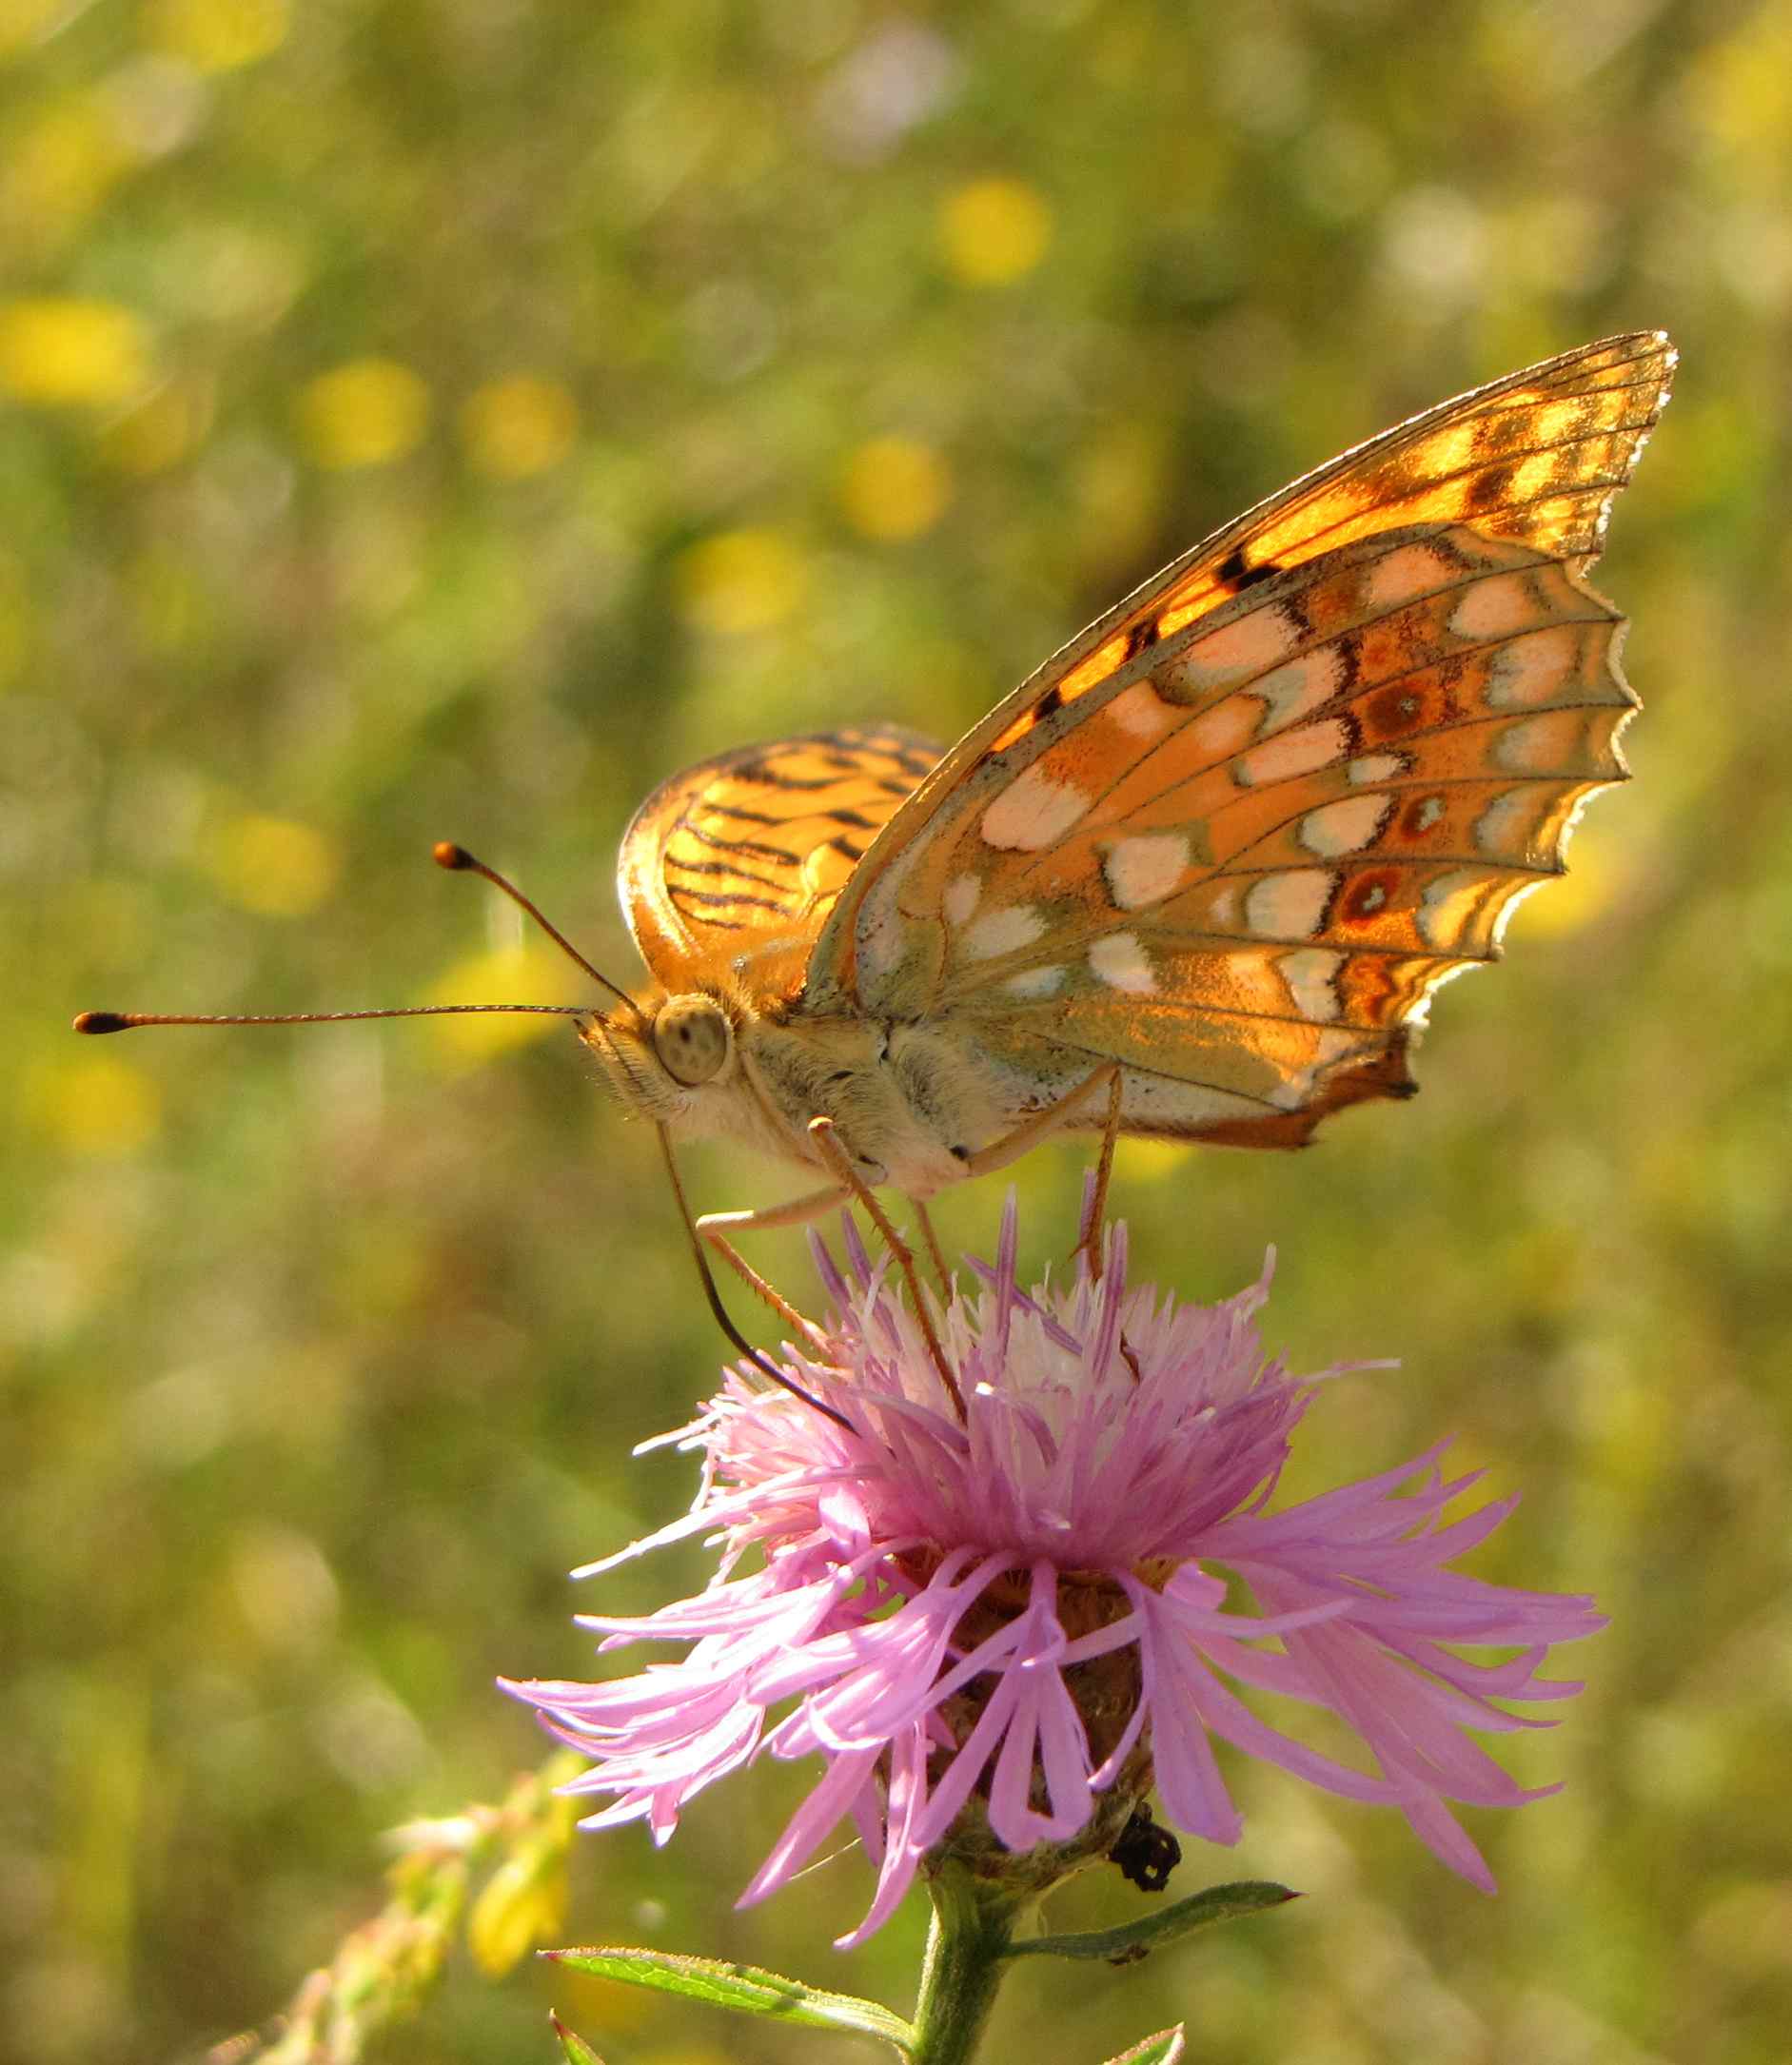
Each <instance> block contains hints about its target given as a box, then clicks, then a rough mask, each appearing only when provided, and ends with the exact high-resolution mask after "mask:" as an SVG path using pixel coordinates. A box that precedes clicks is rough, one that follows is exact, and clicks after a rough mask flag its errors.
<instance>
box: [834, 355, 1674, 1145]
mask: <svg viewBox="0 0 1792 2065" xmlns="http://www.w3.org/2000/svg"><path fill="white" fill-rule="evenodd" d="M1670 368H1671V354H1670V353H1669V352H1668V351H1667V349H1666V346H1665V344H1664V342H1663V341H1661V340H1660V339H1657V338H1653V337H1637V338H1630V339H1622V340H1615V341H1612V342H1609V343H1607V344H1603V345H1595V346H1591V347H1588V349H1587V350H1585V351H1584V352H1580V353H1574V354H1570V355H1569V356H1568V357H1567V358H1566V359H1563V360H1558V361H1555V362H1552V363H1551V364H1549V365H1546V366H1543V367H1538V368H1533V369H1532V370H1531V371H1529V372H1527V373H1521V374H1517V375H1514V376H1512V377H1511V378H1510V379H1508V380H1506V381H1503V382H1500V383H1496V384H1495V385H1494V386H1493V387H1491V388H1487V389H1483V390H1480V392H1478V393H1477V394H1475V395H1471V396H1467V397H1465V398H1463V399H1462V400H1460V401H1458V402H1456V403H1446V404H1445V405H1444V407H1443V408H1441V409H1438V410H1433V411H1431V412H1430V413H1429V414H1428V415H1427V416H1425V417H1421V418H1417V419H1414V421H1413V422H1412V423H1408V424H1406V425H1404V426H1402V427H1401V428H1400V429H1397V430H1395V431H1391V432H1389V433H1388V434H1387V435H1386V436H1385V437H1383V438H1381V439H1378V440H1376V441H1374V442H1372V443H1370V444H1369V445H1366V446H1363V447H1360V448H1359V449H1358V450H1357V451H1356V452H1353V453H1350V454H1347V455H1346V457H1345V458H1344V459H1343V460H1340V461H1335V462H1332V464H1331V465H1330V466H1328V467H1326V468H1323V469H1321V471H1320V472H1319V473H1317V474H1315V475H1312V476H1310V477H1309V479H1308V480H1307V481H1305V482H1296V483H1295V485H1294V486H1293V487H1291V488H1290V489H1288V490H1286V491H1285V492H1284V493H1283V494H1282V495H1281V496H1278V497H1276V498H1274V500H1273V501H1270V502H1269V503H1266V504H1264V505H1262V507H1261V508H1259V509H1258V510H1256V511H1253V512H1252V513H1251V515H1250V517H1248V518H1246V519H1243V520H1241V521H1240V522H1239V523H1237V524H1234V525H1231V526H1230V527H1229V528H1228V529H1227V530H1226V531H1223V532H1221V533H1219V534H1217V535H1216V537H1215V538H1214V539H1212V540H1211V541H1208V543H1207V544H1206V545H1205V546H1202V547H1198V548H1196V550H1195V551H1194V552H1193V553H1191V554H1190V555H1187V556H1185V558H1184V559H1183V560H1179V561H1178V562H1176V564H1175V565H1174V566H1172V567H1171V568H1170V569H1168V570H1167V571H1166V572H1165V573H1164V574H1163V575H1162V576H1160V577H1159V578H1158V580H1156V581H1155V582H1153V583H1150V584H1148V586H1147V588H1146V589H1144V590H1141V591H1140V592H1139V595H1138V596H1136V597H1134V598H1131V599H1129V600H1128V601H1127V602H1126V603H1123V604H1122V605H1121V606H1120V609H1119V610H1118V611H1116V612H1114V613H1112V614H1111V616H1110V617H1109V618H1108V619H1103V620H1102V622H1101V623H1098V624H1097V625H1095V626H1093V627H1092V628H1091V630H1090V631H1089V632H1086V633H1084V634H1083V636H1082V637H1081V638H1080V639H1076V640H1074V641H1073V644H1072V645H1071V646H1070V647H1067V648H1066V650H1065V652H1064V653H1063V654H1061V655H1059V656H1058V659H1057V660H1056V661H1054V663H1053V665H1052V667H1051V668H1049V669H1048V670H1046V672H1045V674H1044V675H1042V676H1037V677H1034V679H1033V680H1032V681H1030V682H1029V683H1027V684H1026V685H1025V686H1024V687H1023V688H1022V689H1021V690H1020V691H1018V692H1017V693H1016V695H1015V696H1014V697H1013V698H1010V699H1009V701H1008V702H1007V703H1005V704H1003V705H1002V706H1001V707H1000V708H999V709H998V710H997V711H995V712H994V713H993V714H992V716H991V718H988V719H986V720H985V722H984V723H983V724H982V725H979V726H978V727H977V728H976V730H975V731H974V732H973V733H972V734H971V735H970V737H968V738H967V739H965V740H964V741H962V742H961V744H960V745H959V746H957V747H955V749H954V750H953V752H952V753H951V754H949V755H948V756H947V757H946V759H945V760H944V761H943V762H942V763H941V765H940V766H939V767H938V768H937V769H936V770H935V773H934V774H933V775H932V777H930V778H929V779H928V780H927V781H926V782H925V783H924V784H923V785H922V787H921V788H920V789H919V790H918V791H917V793H916V796H915V797H914V798H913V799H912V800H911V801H910V803H909V804H908V806H907V807H906V809H904V810H902V811H901V812H900V813H899V814H898V815H897V816H896V818H895V819H894V821H893V822H892V824H891V826H890V828H889V830H888V831H886V832H885V833H884V834H883V835H882V836H880V837H879V839H878V840H877V841H876V844H875V845H874V846H873V848H872V850H871V852H870V854H869V855H868V856H867V858H866V860H865V861H864V862H863V863H862V864H861V866H860V867H859V869H858V870H857V871H856V873H855V875H854V876H853V878H852V880H851V882H850V883H849V885H848V887H847V890H846V894H845V895H844V896H843V897H842V898H841V900H840V901H839V903H838V904H837V907H836V909H835V912H834V914H833V917H832V919H831V920H830V921H829V922H828V923H827V924H826V925H825V926H824V928H823V931H822V934H821V938H820V940H819V942H818V945H817V951H816V954H815V956H814V958H813V960H812V963H811V968H810V979H809V994H810V999H811V1003H812V1005H817V1004H818V1003H819V1000H820V999H821V998H822V997H824V996H826V995H828V994H830V993H832V994H833V995H836V996H840V997H849V998H850V999H851V1004H852V1007H853V1008H855V1009H857V1010H858V1011H860V1012H863V1013H870V1014H883V1013H888V1014H890V1015H893V1016H905V1015H908V1014H910V1013H930V1014H931V1013H949V1014H951V1015H952V1016H953V1017H954V1018H955V1019H956V1020H957V1021H958V1022H960V1023H961V1024H962V1026H963V1029H964V1032H965V1036H966V1037H967V1039H968V1040H969V1041H971V1042H972V1044H973V1045H974V1046H975V1048H976V1049H977V1050H978V1052H979V1054H980V1057H981V1058H982V1060H983V1062H984V1064H985V1066H986V1067H988V1068H993V1069H994V1070H995V1071H996V1072H998V1073H1000V1074H1003V1075H1005V1076H1007V1077H1010V1078H1012V1084H1011V1087H1012V1090H1013V1092H1014V1095H1015V1097H1016V1099H1017V1100H1019V1101H1020V1103H1021V1104H1022V1106H1023V1107H1026V1106H1034V1107H1036V1106H1037V1105H1038V1104H1039V1103H1041V1102H1049V1101H1050V1100H1051V1098H1053V1097H1054V1096H1056V1095H1059V1094H1062V1093H1064V1092H1068V1091H1069V1090H1071V1089H1073V1088H1074V1087H1075V1086H1076V1084H1077V1083H1078V1082H1080V1081H1082V1080H1084V1079H1086V1078H1087V1076H1088V1074H1089V1072H1090V1071H1091V1070H1092V1069H1093V1068H1094V1067H1096V1066H1098V1065H1100V1064H1101V1063H1102V1062H1104V1061H1109V1060H1116V1061H1119V1062H1121V1063H1122V1064H1123V1065H1124V1067H1125V1069H1126V1072H1127V1073H1126V1087H1125V1104H1124V1111H1125V1120H1126V1124H1127V1126H1128V1128H1129V1130H1150V1131H1169V1132H1173V1133H1184V1134H1188V1133H1201V1134H1203V1135H1206V1136H1209V1137H1221V1138H1238V1139H1245V1140H1252V1139H1257V1140H1262V1141H1263V1142H1264V1143H1265V1144H1272V1143H1277V1142H1280V1141H1283V1140H1292V1139H1298V1138H1301V1137H1304V1136H1305V1134H1306V1132H1307V1131H1310V1128H1311V1126H1312V1124H1313V1123H1315V1122H1316V1120H1317V1118H1318V1117H1319V1116H1321V1115H1323V1113H1324V1112H1325V1111H1329V1110H1331V1109H1333V1108H1335V1107H1336V1106H1337V1105H1339V1104H1342V1103H1346V1102H1349V1101H1351V1100H1352V1099H1354V1098H1356V1097H1361V1096H1369V1095H1386V1094H1397V1093H1399V1092H1401V1091H1402V1090H1404V1089H1407V1088H1409V1087H1410V1085H1409V1081H1408V1077H1407V1074H1406V1069H1405V1060H1404V1048H1405V1042H1406V1037H1407V1031H1408V1027H1409V1026H1411V1025H1412V1024H1413V1023H1415V1022H1417V1021H1418V1019H1419V1018H1420V1017H1421V1016H1422V1013H1423V1007H1424V1005H1425V1002H1426V999H1427V998H1428V995H1429V993H1430V992H1431V991H1432V990H1433V989H1434V988H1435V987H1436V986H1437V984H1438V983H1439V982H1441V981H1442V980H1443V979H1445V977H1446V976H1447V975H1448V974H1449V973H1453V972H1455V971H1457V970H1459V969H1460V968H1462V967H1465V966H1467V965H1471V964H1472V963H1474V962H1476V961H1481V960H1486V959H1489V958H1491V957H1493V955H1494V954H1495V953H1496V952H1497V946H1498V937H1499V932H1500V929H1501V926H1502V924H1503V922H1504V919H1505V916H1506V914H1508V913H1509V911H1510V909H1511V907H1512V905H1513V903H1514V902H1515V900H1516V898H1517V897H1518V896H1519V895H1521V894H1522V893H1523V892H1524V891H1525V890H1526V889H1527V888H1530V887H1534V886H1535V885H1536V883H1537V882H1539V881H1541V880H1543V879H1545V878H1546V877H1547V876H1548V875H1553V874H1556V873H1559V872H1560V871H1561V866H1562V859H1561V855H1562V848H1563V845H1564V842H1565V840H1566V835H1567V831H1568V829H1569V827H1570V826H1571V824H1572V822H1573V818H1574V816H1575V815H1576V813H1577V811H1578V809H1579V807H1580V804H1581V803H1582V802H1583V801H1584V800H1585V797H1586V796H1587V795H1589V794H1590V793H1592V791H1594V790H1595V789H1597V788H1599V787H1600V786H1603V785H1604V784H1605V783H1606V782H1609V781H1612V780H1615V779H1618V778H1620V777H1622V775H1623V773H1624V766H1623V761H1622V758H1621V757H1620V755H1619V752H1618V748H1617V737H1618V733H1619V731H1620V730H1621V729H1622V726H1623V724H1624V722H1625V719H1626V718H1627V717H1628V716H1629V714H1630V711H1631V709H1632V708H1633V707H1634V698H1632V697H1631V695H1630V693H1629V691H1628V689H1627V688H1626V687H1625V684H1624V681H1623V678H1622V677H1621V676H1620V674H1619V673H1618V671H1617V667H1616V662H1615V643H1616V637H1617V633H1618V629H1619V626H1620V624H1621V622H1622V619H1621V618H1620V616H1619V614H1618V612H1616V611H1615V610H1614V609H1613V608H1612V607H1611V605H1609V604H1608V603H1606V602H1605V600H1603V599H1602V598H1600V597H1598V596H1597V595H1595V594H1594V593H1593V591H1592V590H1591V589H1589V588H1588V587H1586V586H1585V583H1584V580H1582V578H1581V576H1582V572H1583V570H1584V568H1585V564H1586V563H1587V562H1588V560H1590V558H1591V556H1592V555H1593V554H1594V553H1595V552H1596V551H1597V548H1598V544H1599V541H1600V538H1601V534H1602V531H1603V526H1604V521H1605V509H1606V507H1607V505H1608V504H1609V501H1610V499H1611V497H1612V495H1613V494H1614V493H1615V491H1616V489H1617V487H1618V486H1619V485H1621V484H1622V482H1623V481H1624V479H1625V477H1626V476H1627V472H1628V470H1629V467H1630V465H1631V464H1633V463H1634V460H1635V457H1636V454H1637V451H1638V450H1639V449H1640V446H1641V443H1642V441H1643V438H1644V435H1645V433H1646V430H1647V427H1648V425H1649V424H1650V423H1653V421H1654V419H1655V416H1656V415H1657V414H1659V411H1660V407H1661V404H1662V402H1663V400H1664V394H1665V385H1666V380H1667V375H1668V372H1669V370H1670Z"/></svg>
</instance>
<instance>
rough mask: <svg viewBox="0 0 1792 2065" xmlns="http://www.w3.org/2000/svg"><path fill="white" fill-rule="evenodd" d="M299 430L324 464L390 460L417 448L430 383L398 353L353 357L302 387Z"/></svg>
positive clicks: (336, 465) (384, 462)
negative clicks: (399, 358)
mask: <svg viewBox="0 0 1792 2065" xmlns="http://www.w3.org/2000/svg"><path fill="white" fill-rule="evenodd" d="M298 421H299V431H300V435H301V436H302V437H303V438H304V440H305V443H306V445H307V446H308V447H309V448H310V453H311V457H312V458H313V459H314V460H315V461H316V462H317V463H318V464H319V465H320V466H329V467H334V468H347V467H351V466H385V465H390V464H391V462H393V461H394V460H395V459H403V458H404V455H405V454H406V453H407V452H410V451H413V450H415V449H416V447H417V445H418V443H419V442H421V440H422V438H423V432H424V430H425V429H426V428H427V427H428V424H429V389H428V388H427V387H426V386H425V385H424V384H423V382H422V381H421V380H420V379H419V378H418V377H417V375H416V374H415V373H413V372H412V371H411V369H410V367H409V366H408V365H401V364H399V363H398V361H397V360H396V359H351V360H350V361H349V362H348V364H345V365H339V366H337V367H336V368H335V369H334V370H333V371H331V372H328V373H320V374H319V375H318V376H317V378H316V379H315V380H313V381H311V382H310V383H308V384H307V385H306V386H305V388H304V389H302V390H301V392H300V395H299V401H298Z"/></svg>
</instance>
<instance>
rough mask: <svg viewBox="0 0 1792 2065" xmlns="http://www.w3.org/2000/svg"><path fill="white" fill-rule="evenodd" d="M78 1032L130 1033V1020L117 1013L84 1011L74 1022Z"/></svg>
mask: <svg viewBox="0 0 1792 2065" xmlns="http://www.w3.org/2000/svg"><path fill="white" fill-rule="evenodd" d="M74 1029H75V1031H76V1032H129V1031H130V1020H129V1019H128V1018H127V1017H126V1016H125V1015H124V1014H123V1013H121V1012H116V1011H84V1012H83V1013H81V1015H80V1016H79V1017H78V1018H77V1019H76V1020H75V1022H74Z"/></svg>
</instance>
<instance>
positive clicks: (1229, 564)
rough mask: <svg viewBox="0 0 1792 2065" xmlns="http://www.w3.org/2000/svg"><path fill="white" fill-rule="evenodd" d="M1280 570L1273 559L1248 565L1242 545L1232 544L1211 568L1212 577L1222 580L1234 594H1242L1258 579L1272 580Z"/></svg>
mask: <svg viewBox="0 0 1792 2065" xmlns="http://www.w3.org/2000/svg"><path fill="white" fill-rule="evenodd" d="M1281 571H1282V569H1281V568H1280V567H1279V566H1278V565H1276V563H1275V561H1274V560H1264V562H1263V563H1262V565H1261V566H1252V565H1250V563H1249V562H1248V561H1247V560H1246V559H1245V548H1244V546H1243V545H1234V546H1233V547H1232V549H1231V551H1230V552H1229V553H1228V554H1227V555H1226V557H1225V558H1224V559H1223V560H1221V561H1220V562H1219V564H1218V565H1217V566H1216V567H1215V568H1214V569H1213V578H1214V580H1221V581H1224V582H1225V584H1226V585H1227V587H1229V588H1230V589H1231V591H1232V593H1233V594H1234V595H1242V594H1243V593H1244V592H1245V590H1246V589H1247V588H1254V587H1256V586H1257V584H1258V583H1259V582H1260V581H1265V580H1274V578H1275V577H1276V575H1277V574H1279V573H1280V572H1281Z"/></svg>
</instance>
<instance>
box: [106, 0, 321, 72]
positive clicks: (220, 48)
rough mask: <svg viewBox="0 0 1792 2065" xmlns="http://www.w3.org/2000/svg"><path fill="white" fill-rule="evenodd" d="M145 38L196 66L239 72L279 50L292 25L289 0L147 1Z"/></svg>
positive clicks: (143, 16)
mask: <svg viewBox="0 0 1792 2065" xmlns="http://www.w3.org/2000/svg"><path fill="white" fill-rule="evenodd" d="M139 18H140V20H141V22H142V26H143V40H144V41H145V43H147V44H148V46H149V48H150V49H153V50H160V51H162V52H163V53H164V55H166V56H168V57H178V58H181V59H183V60H184V61H185V62H186V63H187V64H189V65H191V66H192V68H193V69H194V70H195V71H234V70H235V69H236V68H237V67H238V66H239V65H252V64H254V63H255V62H256V61H257V60H258V59H260V58H264V57H266V56H267V55H268V53H269V52H270V51H273V50H277V49H279V48H280V46H281V45H282V44H283V43H284V42H285V41H286V31H287V30H288V29H289V28H290V26H291V15H290V10H289V9H288V7H287V4H286V0H144V4H143V7H142V10H141V12H140V16H139Z"/></svg>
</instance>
